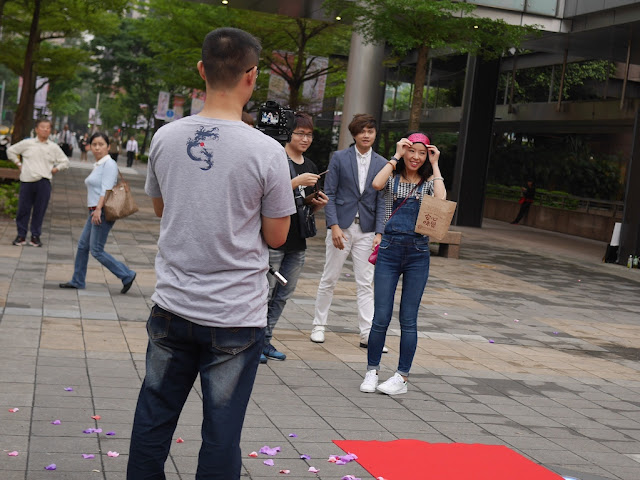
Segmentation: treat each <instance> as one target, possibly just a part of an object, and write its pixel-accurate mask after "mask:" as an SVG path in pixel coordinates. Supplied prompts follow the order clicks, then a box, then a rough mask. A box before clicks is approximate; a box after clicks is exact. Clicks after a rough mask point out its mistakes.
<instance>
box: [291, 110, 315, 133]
mask: <svg viewBox="0 0 640 480" xmlns="http://www.w3.org/2000/svg"><path fill="white" fill-rule="evenodd" d="M296 128H304V129H306V130H313V118H311V115H309V114H308V113H305V112H296V114H295V117H294V121H293V129H294V130H295V129H296Z"/></svg>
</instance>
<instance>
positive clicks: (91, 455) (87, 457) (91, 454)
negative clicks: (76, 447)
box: [82, 453, 96, 460]
mask: <svg viewBox="0 0 640 480" xmlns="http://www.w3.org/2000/svg"><path fill="white" fill-rule="evenodd" d="M82 458H84V459H85V460H90V459H92V458H96V456H95V455H94V454H93V453H83V454H82Z"/></svg>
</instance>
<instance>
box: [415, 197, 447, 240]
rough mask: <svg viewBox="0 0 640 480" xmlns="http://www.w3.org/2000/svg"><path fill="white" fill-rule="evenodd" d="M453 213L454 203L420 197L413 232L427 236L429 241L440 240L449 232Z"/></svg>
mask: <svg viewBox="0 0 640 480" xmlns="http://www.w3.org/2000/svg"><path fill="white" fill-rule="evenodd" d="M455 211H456V202H450V201H448V200H441V199H439V198H435V197H432V196H431V195H425V196H424V197H422V204H421V205H420V212H419V213H418V219H417V220H416V230H415V231H416V232H417V233H420V234H422V235H429V238H430V239H431V240H436V241H438V240H442V239H443V238H444V237H445V235H446V234H447V232H448V231H449V225H451V220H452V219H453V213H454V212H455Z"/></svg>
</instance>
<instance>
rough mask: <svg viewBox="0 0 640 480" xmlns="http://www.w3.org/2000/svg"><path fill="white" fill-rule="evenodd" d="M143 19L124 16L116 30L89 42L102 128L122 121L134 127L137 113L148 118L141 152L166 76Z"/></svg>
mask: <svg viewBox="0 0 640 480" xmlns="http://www.w3.org/2000/svg"><path fill="white" fill-rule="evenodd" d="M144 22H145V21H144V19H142V20H140V19H138V20H134V19H130V18H124V19H122V21H121V22H120V25H119V27H118V28H117V29H114V30H113V31H111V32H107V33H105V34H102V35H96V37H95V38H94V39H93V40H92V42H91V48H92V50H93V53H94V58H95V59H96V61H97V69H96V71H95V76H94V85H95V88H96V89H97V91H98V92H100V93H101V94H102V96H101V98H102V100H101V105H100V115H101V118H102V123H103V128H104V129H106V130H110V129H111V128H113V127H119V126H120V125H121V124H122V123H124V124H125V125H127V126H135V125H136V123H137V120H138V116H139V115H141V114H142V115H143V116H144V117H145V118H146V120H147V135H146V136H145V140H144V141H143V145H142V146H141V151H142V152H144V151H145V148H146V144H147V140H148V132H149V129H150V127H151V120H152V118H153V115H154V113H155V105H156V102H157V99H158V92H159V91H160V90H162V89H164V88H168V87H167V82H166V80H167V78H166V77H165V78H163V76H162V72H161V71H160V70H159V69H158V68H157V67H156V62H155V59H154V57H155V53H154V50H153V48H152V42H151V40H149V39H148V38H147V37H146V36H145V29H144V28H143V27H144Z"/></svg>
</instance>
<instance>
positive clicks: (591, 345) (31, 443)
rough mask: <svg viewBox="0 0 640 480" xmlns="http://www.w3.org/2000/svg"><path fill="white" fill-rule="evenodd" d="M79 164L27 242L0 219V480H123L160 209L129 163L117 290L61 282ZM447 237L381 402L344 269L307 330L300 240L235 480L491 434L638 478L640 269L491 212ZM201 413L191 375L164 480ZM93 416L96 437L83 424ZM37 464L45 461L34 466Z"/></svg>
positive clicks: (76, 203)
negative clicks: (35, 241) (400, 375)
mask: <svg viewBox="0 0 640 480" xmlns="http://www.w3.org/2000/svg"><path fill="white" fill-rule="evenodd" d="M88 168H90V164H87V163H85V164H81V163H80V162H77V161H74V162H73V168H71V169H70V170H68V171H67V172H63V173H61V174H60V175H58V176H56V177H55V179H54V182H53V195H52V200H51V204H50V207H49V210H48V212H47V216H46V219H45V225H44V229H43V232H44V233H43V235H42V240H43V243H44V246H43V247H42V248H34V247H14V246H12V245H11V241H12V240H13V238H14V236H15V225H14V222H13V221H10V220H8V219H6V218H5V219H0V315H1V316H0V365H1V368H0V479H1V480H17V479H20V480H39V479H44V478H46V479H50V478H63V479H68V480H76V479H82V480H86V479H105V480H117V479H124V478H125V467H126V462H127V452H128V443H129V438H130V430H131V423H132V418H133V410H134V407H135V402H136V398H137V394H138V389H139V386H140V383H141V380H142V378H143V376H144V352H145V348H146V332H145V321H146V318H147V315H148V311H149V308H150V296H151V294H152V292H153V288H154V282H155V276H154V269H153V262H154V257H155V254H156V241H157V237H158V228H159V220H158V219H157V218H155V217H154V215H153V209H152V206H151V202H150V201H149V200H148V199H147V198H146V196H145V195H144V192H143V184H144V165H141V166H136V167H135V168H134V169H127V168H123V169H122V170H123V172H124V173H125V175H127V178H128V180H129V181H130V182H131V184H132V187H133V192H134V194H135V196H136V199H137V201H138V202H139V206H140V212H139V213H137V214H136V215H134V216H133V217H130V218H127V219H124V220H121V221H118V222H117V223H116V225H115V227H114V229H113V230H112V234H111V235H110V237H109V240H108V244H107V246H106V250H107V251H109V252H110V253H112V254H113V255H115V256H116V257H117V258H119V259H121V260H124V261H125V262H126V263H127V265H129V266H130V267H131V268H133V269H134V270H135V271H136V272H137V274H138V275H137V278H136V281H135V283H134V286H133V288H132V289H131V291H130V292H129V293H128V294H127V295H121V294H120V293H119V290H120V287H121V286H120V282H119V281H118V280H117V279H116V278H115V277H114V276H113V275H112V274H111V273H110V272H108V271H107V270H105V269H103V268H102V267H101V265H100V264H98V263H97V262H96V261H95V260H93V259H91V261H90V264H89V270H88V284H87V289H86V290H82V291H75V290H61V289H59V288H58V283H60V282H64V281H67V280H69V279H70V278H71V274H72V271H73V258H74V249H75V246H76V244H77V240H78V237H79V235H80V232H81V230H82V226H83V225H84V220H85V214H86V207H85V195H86V192H85V188H84V183H83V180H84V178H85V176H86V175H87V174H88ZM205 202H206V199H203V205H202V206H201V207H202V208H206V203H205ZM319 220H320V221H322V219H319ZM319 230H320V231H321V232H322V229H321V228H319ZM458 230H461V231H462V232H463V240H462V248H461V258H460V259H459V260H455V259H445V258H440V257H435V256H434V257H433V258H432V263H431V276H430V279H429V284H428V286H427V289H426V292H425V295H424V297H423V300H422V306H421V309H420V316H419V337H420V338H419V344H418V351H417V354H416V358H415V362H414V367H413V369H412V373H411V377H410V384H409V392H408V393H407V394H406V395H400V396H397V397H388V396H385V395H381V394H364V393H361V392H360V391H359V390H358V386H359V384H360V382H361V379H362V376H363V374H364V371H365V369H366V352H365V351H364V350H363V349H361V348H359V346H358V342H359V337H358V334H357V319H356V312H355V282H354V279H353V276H352V271H351V270H350V263H347V265H346V267H345V269H344V271H343V275H342V277H341V279H340V282H339V284H338V287H337V288H336V290H335V296H334V302H333V306H332V309H331V315H330V319H329V324H330V328H329V331H328V332H327V335H326V337H327V338H326V342H325V343H324V344H314V343H311V342H310V341H309V332H310V325H311V320H312V317H313V308H314V299H315V292H316V289H317V285H318V281H319V279H320V275H321V273H322V266H323V263H324V241H323V238H321V237H316V238H314V239H312V240H311V241H310V242H309V245H310V248H309V250H308V253H307V262H306V266H305V268H304V273H303V275H302V278H301V279H300V281H299V283H298V287H297V290H296V293H295V295H294V297H293V298H292V299H291V300H290V301H289V303H288V304H287V307H286V309H285V311H284V314H283V318H282V319H281V320H280V322H279V324H278V326H277V328H276V330H275V338H274V343H275V345H276V347H277V348H278V349H280V350H282V351H283V352H285V353H286V354H287V356H288V358H287V360H286V361H284V362H277V361H269V363H268V364H266V365H261V366H260V368H259V372H258V376H257V379H256V383H255V388H254V391H253V395H252V398H251V402H250V405H249V409H248V412H247V418H246V422H245V428H244V431H243V436H242V450H243V457H244V461H243V478H248V479H268V478H273V477H278V476H280V475H279V473H278V472H279V470H280V469H289V470H291V474H290V475H289V476H288V477H287V478H291V479H297V478H300V479H302V478H319V479H323V480H328V479H340V478H342V476H344V475H347V474H351V475H355V476H356V477H360V478H362V479H370V478H373V477H371V475H370V474H368V473H367V472H366V471H365V470H364V469H363V468H362V467H360V466H359V465H357V464H356V463H355V462H352V463H349V464H347V465H345V466H339V465H335V464H332V463H328V462H327V458H328V456H329V455H330V454H336V453H341V452H340V450H339V449H338V448H337V447H335V446H334V445H333V444H332V440H338V439H352V440H355V439H360V440H371V439H377V440H393V439H397V438H414V439H420V440H425V441H428V442H465V443H484V444H499V445H506V446H508V447H510V448H512V449H513V450H515V451H517V452H519V453H521V454H522V455H524V456H525V457H527V458H529V459H531V460H533V461H534V462H537V463H540V464H542V465H544V466H545V467H547V468H549V469H550V470H553V471H556V472H558V473H560V474H562V475H566V476H573V477H575V478H578V479H580V480H602V479H607V480H614V479H616V480H638V479H640V397H639V395H640V376H639V370H640V361H639V360H640V299H639V294H640V270H628V269H626V268H623V267H620V266H617V265H607V264H602V263H601V262H600V260H601V257H602V255H603V254H604V250H605V245H604V244H603V243H601V242H594V241H590V240H585V239H579V238H575V237H569V236H566V235H560V234H555V233H549V232H542V231H539V230H534V229H531V228H528V227H524V226H511V225H508V224H504V223H500V222H494V221H489V220H487V221H485V224H484V227H483V228H482V229H474V228H458ZM396 300H399V299H398V298H397V299H396ZM396 318H397V311H396ZM387 345H388V346H389V348H390V350H391V351H390V353H389V354H387V355H385V356H384V358H383V364H382V372H381V378H382V379H385V378H386V377H387V376H389V375H391V374H392V373H393V371H394V369H395V367H396V362H397V358H398V347H399V326H398V323H397V319H394V321H393V323H392V326H391V331H390V335H389V337H388V339H387ZM65 388H72V389H73V390H71V391H67V390H65ZM13 408H18V409H19V410H18V411H17V412H15V413H12V412H10V411H9V410H10V409H13ZM201 408H202V402H201V391H200V388H199V386H198V385H197V384H196V386H195V387H194V389H193V391H192V394H191V396H190V397H189V400H188V401H187V404H186V406H185V409H184V411H183V413H182V416H181V418H180V423H179V426H178V429H177V431H176V433H175V438H176V439H177V438H178V437H181V438H183V439H184V443H175V442H174V443H173V444H172V447H171V454H170V457H169V460H168V462H167V466H166V471H167V478H168V479H171V480H175V479H188V478H194V474H195V469H196V461H197V454H198V448H199V444H200V441H199V429H200V421H201ZM92 415H100V416H101V419H100V420H94V419H92V418H91V416H92ZM54 420H60V424H59V425H52V424H51V422H52V421H54ZM98 427H99V428H102V429H103V432H102V433H99V434H96V433H92V434H84V433H83V430H85V429H88V428H98ZM110 431H114V432H115V435H111V436H109V435H106V433H107V432H110ZM290 433H295V434H297V437H290V436H289V434H290ZM263 445H270V446H272V447H273V446H280V447H281V448H282V452H281V453H279V454H278V455H277V456H276V457H275V466H274V467H268V466H265V465H264V464H263V460H264V457H262V456H261V458H250V457H249V456H248V455H247V454H248V453H249V452H251V451H258V450H259V449H260V448H261V447H262V446H263ZM12 451H18V452H19V455H18V456H9V455H8V453H9V452H12ZM109 451H112V452H113V451H115V452H119V453H120V456H119V457H117V458H114V457H110V456H108V452H109ZM83 453H85V454H95V458H94V459H83V457H82V456H81V454H83ZM302 454H307V455H310V456H311V459H310V460H301V459H300V458H299V457H300V455H302ZM404 461H409V462H415V463H416V465H420V459H411V458H407V459H404ZM52 463H55V464H56V465H57V471H56V472H51V471H47V470H45V469H44V467H45V466H47V465H49V464H52ZM309 466H314V467H316V468H318V469H319V473H318V474H313V473H310V472H308V468H309ZM419 468H420V471H422V470H423V469H425V468H428V466H424V465H420V467H419ZM415 478H426V477H420V475H419V474H418V473H417V474H416V477H415ZM514 478H518V475H517V472H514ZM390 480H393V479H390Z"/></svg>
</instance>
